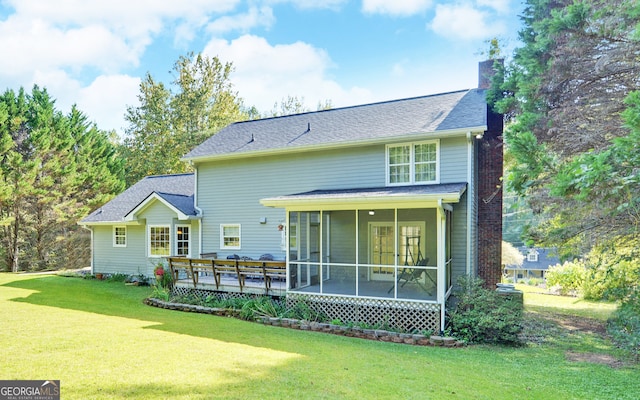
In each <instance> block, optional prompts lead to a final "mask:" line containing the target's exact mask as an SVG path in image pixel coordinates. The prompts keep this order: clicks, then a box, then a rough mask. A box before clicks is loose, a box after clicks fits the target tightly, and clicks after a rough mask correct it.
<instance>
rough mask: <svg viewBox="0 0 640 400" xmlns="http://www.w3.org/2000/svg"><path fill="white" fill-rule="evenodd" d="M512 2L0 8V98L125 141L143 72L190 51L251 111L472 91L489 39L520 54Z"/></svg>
mask: <svg viewBox="0 0 640 400" xmlns="http://www.w3.org/2000/svg"><path fill="white" fill-rule="evenodd" d="M521 7H522V6H521V4H520V2H519V1H517V0H455V1H442V0H361V1H345V0H252V1H238V0H190V1H175V0H110V1H102V0H0V52H1V54H3V56H2V57H0V90H2V91H4V90H5V89H7V88H11V89H14V90H17V89H18V88H19V87H21V86H22V87H25V88H26V89H28V90H30V89H31V87H32V85H33V84H38V85H39V86H41V87H46V88H47V89H48V90H49V93H50V94H51V95H52V96H53V97H54V98H56V99H57V105H58V108H59V109H61V110H62V111H65V112H67V111H68V110H69V108H70V106H71V105H72V104H77V105H78V107H79V108H80V109H81V110H82V111H83V112H85V113H86V114H87V115H88V116H89V118H90V119H91V120H93V121H95V122H96V123H97V124H98V127H99V128H101V129H109V130H110V129H114V130H116V131H117V132H118V133H120V134H122V133H123V132H124V129H125V127H126V123H125V121H124V114H125V110H126V107H127V106H135V105H136V104H137V98H136V96H137V94H138V91H139V84H140V80H141V79H142V78H143V77H144V75H145V74H146V73H147V72H150V73H151V74H152V75H153V76H154V78H156V79H158V80H161V81H163V82H165V83H167V84H168V83H170V81H171V80H172V76H171V75H170V74H169V71H170V70H171V68H172V66H173V63H174V62H175V60H176V59H177V58H178V57H179V56H180V55H183V54H186V53H187V52H189V51H193V52H196V53H198V52H202V53H204V54H207V55H209V56H216V55H217V56H218V57H219V58H220V59H221V60H222V61H224V62H232V63H233V65H234V67H235V72H234V73H233V75H232V78H231V79H232V82H233V84H234V86H235V88H236V90H237V91H238V92H239V95H240V96H241V97H242V98H243V99H244V102H245V104H246V105H254V106H256V107H257V108H258V109H259V110H260V111H263V112H264V111H269V110H271V109H272V108H273V105H274V103H275V102H279V101H281V100H282V99H283V98H286V97H287V96H297V97H299V98H304V100H305V102H306V105H307V106H308V107H309V108H311V109H315V107H316V105H317V104H318V102H324V101H325V100H330V101H331V102H332V104H333V106H334V107H341V106H348V105H354V104H363V103H370V102H375V101H383V100H391V99H399V98H405V97H413V96H421V95H426V94H433V93H440V92H447V91H453V90H459V89H467V88H472V87H476V85H477V75H478V74H477V63H478V62H479V61H481V60H482V59H484V58H485V57H484V56H483V54H482V52H484V51H486V50H487V48H488V45H487V44H486V41H487V40H488V39H491V38H493V37H498V38H500V39H501V40H503V41H504V43H506V45H507V49H506V50H507V53H508V51H509V50H510V48H511V47H513V46H515V45H516V44H517V43H516V39H515V38H516V37H517V30H518V29H519V24H520V20H519V18H518V15H519V14H520V11H521Z"/></svg>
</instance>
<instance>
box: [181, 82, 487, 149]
mask: <svg viewBox="0 0 640 400" xmlns="http://www.w3.org/2000/svg"><path fill="white" fill-rule="evenodd" d="M486 117H487V103H486V99H485V91H484V90H480V89H471V90H463V91H457V92H450V93H443V94H437V95H431V96H423V97H415V98H410V99H403V100H394V101H387V102H382V103H375V104H367V105H361V106H354V107H345V108H336V109H330V110H324V111H316V112H309V113H304V114H295V115H288V116H284V117H276V118H267V119H261V120H254V121H245V122H238V123H234V124H231V125H229V126H227V127H226V128H224V129H222V130H221V131H220V132H218V133H217V134H215V135H213V136H211V137H210V138H209V139H207V140H206V141H204V142H203V143H202V144H201V145H199V146H197V147H196V148H195V149H193V150H192V151H191V152H189V153H188V154H187V155H186V156H185V157H184V158H185V159H197V158H201V157H215V156H222V155H228V154H242V153H249V152H261V151H270V150H279V149H295V148H298V147H310V146H321V145H340V144H348V143H358V142H365V141H371V140H376V139H386V138H393V137H398V136H407V135H411V134H423V133H430V132H436V133H437V132H438V131H447V130H456V129H465V128H473V127H481V126H486V124H487V119H486Z"/></svg>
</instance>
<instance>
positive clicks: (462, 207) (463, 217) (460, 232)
mask: <svg viewBox="0 0 640 400" xmlns="http://www.w3.org/2000/svg"><path fill="white" fill-rule="evenodd" d="M467 199H468V193H465V194H464V195H463V196H462V198H461V199H460V202H459V203H458V204H456V205H454V207H453V213H452V216H451V218H452V219H453V221H452V222H453V223H452V230H453V235H452V238H451V259H452V261H451V263H452V264H451V275H452V282H453V284H454V285H455V283H456V281H457V280H458V278H459V277H460V276H463V275H465V274H466V273H467Z"/></svg>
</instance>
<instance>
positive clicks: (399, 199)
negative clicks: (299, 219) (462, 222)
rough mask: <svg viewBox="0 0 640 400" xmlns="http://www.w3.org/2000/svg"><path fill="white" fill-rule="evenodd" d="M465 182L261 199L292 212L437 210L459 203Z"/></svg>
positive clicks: (325, 192) (265, 204)
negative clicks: (386, 209)
mask: <svg viewBox="0 0 640 400" xmlns="http://www.w3.org/2000/svg"><path fill="white" fill-rule="evenodd" d="M466 187H467V184H466V183H448V184H435V185H420V186H393V187H384V188H370V189H339V190H315V191H312V192H306V193H299V194H292V195H288V196H278V197H269V198H265V199H261V200H260V203H261V204H262V205H264V206H266V207H275V208H285V209H287V210H291V211H312V210H356V209H369V208H378V209H380V208H436V207H439V205H441V204H451V203H458V202H459V201H460V198H461V197H462V195H463V193H464V192H465V190H466Z"/></svg>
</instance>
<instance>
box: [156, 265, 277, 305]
mask: <svg viewBox="0 0 640 400" xmlns="http://www.w3.org/2000/svg"><path fill="white" fill-rule="evenodd" d="M168 260H169V269H170V270H171V276H172V277H173V281H174V284H175V285H176V286H189V287H193V288H194V289H203V290H216V291H223V292H240V293H251V294H268V295H275V296H282V295H284V294H285V292H286V276H287V267H286V263H285V262H284V261H262V260H259V261H254V260H234V259H231V260H227V259H224V260H221V259H202V258H201V259H197V258H183V257H169V258H168Z"/></svg>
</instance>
